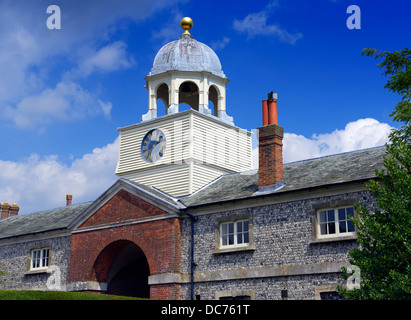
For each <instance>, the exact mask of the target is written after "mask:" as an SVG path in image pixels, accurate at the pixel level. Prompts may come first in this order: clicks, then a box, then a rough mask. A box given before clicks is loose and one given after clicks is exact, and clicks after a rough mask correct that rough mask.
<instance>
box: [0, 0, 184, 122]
mask: <svg viewBox="0 0 411 320" xmlns="http://www.w3.org/2000/svg"><path fill="white" fill-rule="evenodd" d="M179 1H181V0H173V1H170V0H154V1H153V0H139V1H134V0H124V1H122V2H121V5H119V4H118V3H117V2H115V1H112V0H100V1H80V0H72V1H62V0H56V1H55V2H53V4H55V5H59V6H60V7H61V29H60V30H49V29H47V26H46V21H47V18H48V17H49V15H48V14H47V13H46V9H47V6H48V5H50V3H49V4H47V3H44V1H0V70H1V72H0V117H1V116H3V115H4V112H5V108H7V113H8V114H9V115H10V113H13V110H19V109H21V108H22V107H23V105H17V104H19V103H20V104H21V103H24V101H27V99H34V98H33V97H36V98H37V99H39V98H40V97H42V98H45V95H46V94H47V93H48V90H51V91H55V90H56V89H52V88H53V87H56V83H57V82H59V81H61V80H56V82H54V83H52V84H50V82H49V81H52V80H50V79H55V78H56V74H51V72H55V64H56V61H58V62H59V65H60V66H63V67H64V66H65V63H66V62H68V64H67V65H70V64H72V63H75V64H77V66H78V68H74V70H76V71H77V72H78V74H76V75H77V76H83V77H84V76H88V75H90V74H91V73H92V72H105V73H108V72H112V71H114V70H119V69H123V68H127V67H129V66H131V65H133V64H134V60H133V59H132V58H131V57H129V56H128V55H127V53H126V46H125V44H124V43H122V42H120V41H118V42H114V43H111V44H108V45H106V46H105V47H103V48H99V49H96V48H98V46H96V44H97V43H101V42H107V41H109V39H110V37H111V36H112V35H113V34H114V33H115V32H116V31H118V30H117V28H119V27H120V28H121V27H123V25H124V24H123V23H118V24H116V23H117V22H118V21H128V22H129V21H131V20H132V21H136V22H140V21H143V20H144V19H146V18H147V17H149V16H150V15H151V14H153V12H155V11H156V10H159V9H163V8H165V7H168V6H172V5H173V4H174V3H176V2H179ZM125 18H129V19H125ZM86 53H89V55H88V56H86V55H85V54H86ZM55 58H57V59H55ZM69 68H72V65H71V66H70V67H69ZM71 71H73V70H71ZM62 73H66V75H67V73H69V74H70V70H62ZM71 75H73V74H71ZM57 79H58V75H57ZM61 79H64V80H67V79H72V78H61ZM27 97H29V98H27ZM98 104H100V102H99V101H98V100H96V102H95V103H94V105H98ZM104 105H105V109H104V110H106V113H107V110H108V109H107V106H108V104H107V103H105V104H104ZM60 107H63V106H62V105H60ZM45 108H47V107H45ZM43 111H45V110H44V109H43ZM45 114H46V118H47V119H49V117H48V116H47V113H45ZM19 115H20V113H17V114H15V116H19ZM26 118H27V117H26ZM51 118H54V119H58V117H57V115H56V114H55V113H53V112H52V115H51ZM63 118H66V117H65V116H63ZM20 120H21V122H25V121H26V120H27V119H20ZM35 124H36V123H35V122H32V123H31V125H32V126H35ZM43 125H44V123H43Z"/></svg>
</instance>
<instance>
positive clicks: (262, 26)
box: [233, 2, 303, 44]
mask: <svg viewBox="0 0 411 320" xmlns="http://www.w3.org/2000/svg"><path fill="white" fill-rule="evenodd" d="M275 7H277V3H276V2H272V3H270V4H269V5H267V6H266V7H265V8H264V9H263V10H261V11H259V12H256V13H250V14H248V15H247V16H246V17H245V18H244V19H243V20H234V22H233V28H234V30H236V31H238V32H240V33H245V34H246V35H247V36H248V37H249V38H252V37H255V36H258V35H262V36H274V37H276V38H278V39H279V40H280V41H282V42H286V43H290V44H295V43H296V42H297V40H299V39H301V38H302V36H303V35H302V33H300V32H298V33H294V34H293V33H290V32H288V31H287V30H285V29H284V28H282V27H280V26H279V25H277V24H269V23H268V22H267V20H268V18H269V15H270V13H271V11H272V9H273V8H275Z"/></svg>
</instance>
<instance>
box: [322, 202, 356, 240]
mask: <svg viewBox="0 0 411 320" xmlns="http://www.w3.org/2000/svg"><path fill="white" fill-rule="evenodd" d="M348 208H352V214H350V216H352V217H355V216H356V212H355V207H354V206H353V205H345V206H338V207H326V208H318V209H317V211H316V229H317V233H316V234H317V239H332V238H341V237H353V236H355V235H356V229H355V225H354V224H352V227H353V228H354V230H353V231H348V228H349V226H348V223H349V221H350V220H349V218H348V212H347V209H348ZM341 209H345V219H340V212H339V210H341ZM330 211H333V219H334V220H331V219H329V217H330ZM322 213H325V218H326V219H325V220H324V219H322V217H321V215H322ZM341 222H345V226H346V230H347V231H341V230H340V223H341ZM330 223H333V224H334V228H335V229H334V233H329V224H330ZM322 225H324V226H325V227H326V230H327V233H326V234H321V229H322Z"/></svg>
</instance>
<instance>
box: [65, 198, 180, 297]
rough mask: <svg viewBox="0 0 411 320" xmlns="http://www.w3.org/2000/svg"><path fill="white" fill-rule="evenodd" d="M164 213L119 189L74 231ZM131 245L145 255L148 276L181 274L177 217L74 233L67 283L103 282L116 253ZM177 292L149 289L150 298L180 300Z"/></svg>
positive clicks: (172, 287)
mask: <svg viewBox="0 0 411 320" xmlns="http://www.w3.org/2000/svg"><path fill="white" fill-rule="evenodd" d="M166 213H167V212H166V211H164V210H162V209H160V208H158V207H156V206H154V205H152V204H150V203H148V202H146V201H144V200H142V199H139V198H138V197H136V196H134V195H132V194H130V193H128V192H126V191H124V190H121V191H119V192H118V193H117V194H116V195H115V196H114V197H113V198H112V199H110V200H109V201H108V202H107V203H106V204H105V205H104V206H103V207H101V208H100V209H99V210H97V211H96V212H95V213H94V214H93V215H92V216H91V217H90V218H89V219H88V220H87V221H85V222H84V223H83V224H82V225H81V226H80V227H79V228H78V229H77V231H78V230H81V229H82V228H86V227H87V228H90V227H93V226H102V225H107V224H110V223H113V222H122V221H133V220H137V219H141V218H148V217H153V216H159V215H164V214H166ZM131 242H132V243H134V244H136V245H137V246H138V247H139V248H140V249H141V250H142V252H143V253H144V255H145V257H146V259H147V261H148V265H149V269H150V275H155V274H162V273H180V271H181V223H180V219H179V218H167V219H160V220H155V221H148V222H144V223H136V224H130V225H124V226H119V227H111V228H104V229H98V230H89V231H84V232H79V233H77V232H75V233H73V234H72V241H71V257H70V272H69V282H71V283H72V282H78V281H81V282H83V281H98V282H106V277H107V273H108V271H109V269H110V266H111V264H112V262H113V261H114V259H115V256H116V254H117V253H118V252H119V251H120V250H121V249H122V248H123V247H124V246H125V245H127V244H130V243H131ZM180 291H181V290H180V286H178V285H162V286H158V285H157V286H152V288H150V298H153V299H179V298H180V296H181V293H180Z"/></svg>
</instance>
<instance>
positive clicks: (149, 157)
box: [141, 129, 167, 163]
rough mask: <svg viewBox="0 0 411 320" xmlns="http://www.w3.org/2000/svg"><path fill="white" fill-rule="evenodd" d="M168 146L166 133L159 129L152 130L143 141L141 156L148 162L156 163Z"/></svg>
mask: <svg viewBox="0 0 411 320" xmlns="http://www.w3.org/2000/svg"><path fill="white" fill-rule="evenodd" d="M166 146H167V140H166V136H165V134H164V133H163V132H162V131H161V130H159V129H153V130H150V131H149V132H147V134H146V135H145V136H144V138H143V141H142V142H141V157H142V158H143V159H144V160H145V161H147V162H150V163H154V162H156V161H158V160H160V159H161V157H162V156H163V155H164V152H165V151H166Z"/></svg>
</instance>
